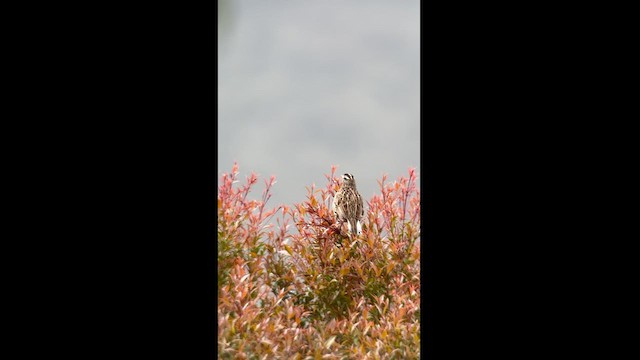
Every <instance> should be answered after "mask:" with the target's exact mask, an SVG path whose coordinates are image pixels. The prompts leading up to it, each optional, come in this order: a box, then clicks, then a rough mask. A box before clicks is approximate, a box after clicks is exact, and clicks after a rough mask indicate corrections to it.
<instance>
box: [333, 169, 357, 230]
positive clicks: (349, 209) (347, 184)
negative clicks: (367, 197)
mask: <svg viewBox="0 0 640 360" xmlns="http://www.w3.org/2000/svg"><path fill="white" fill-rule="evenodd" d="M342 179H343V182H342V186H341V187H340V190H338V192H336V195H335V197H334V198H333V213H334V215H335V217H336V220H337V221H338V222H340V223H342V222H345V221H346V222H347V226H348V228H349V233H350V234H353V229H355V230H356V233H357V234H361V233H362V224H361V223H360V219H361V218H362V216H363V215H364V206H363V203H362V196H360V193H358V189H357V188H356V181H355V179H354V177H353V175H352V174H344V175H342Z"/></svg>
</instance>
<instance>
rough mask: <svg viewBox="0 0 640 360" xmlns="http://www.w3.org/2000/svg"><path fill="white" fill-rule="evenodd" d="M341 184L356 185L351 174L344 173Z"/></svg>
mask: <svg viewBox="0 0 640 360" xmlns="http://www.w3.org/2000/svg"><path fill="white" fill-rule="evenodd" d="M342 180H343V186H353V187H355V186H356V179H355V178H354V177H353V175H352V174H344V175H342Z"/></svg>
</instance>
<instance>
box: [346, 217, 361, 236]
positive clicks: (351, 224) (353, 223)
mask: <svg viewBox="0 0 640 360" xmlns="http://www.w3.org/2000/svg"><path fill="white" fill-rule="evenodd" d="M347 227H348V228H349V234H353V230H354V229H355V230H356V234H357V235H360V234H362V224H361V223H360V220H349V221H347Z"/></svg>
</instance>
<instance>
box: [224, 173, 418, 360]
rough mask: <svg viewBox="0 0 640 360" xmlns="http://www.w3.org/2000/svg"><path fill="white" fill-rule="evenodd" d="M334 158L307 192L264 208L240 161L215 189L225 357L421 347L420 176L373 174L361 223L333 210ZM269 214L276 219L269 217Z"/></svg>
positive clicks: (409, 353)
mask: <svg viewBox="0 0 640 360" xmlns="http://www.w3.org/2000/svg"><path fill="white" fill-rule="evenodd" d="M335 171H336V167H335V166H334V167H332V168H331V172H330V174H328V175H326V178H327V185H326V186H325V187H323V188H319V189H316V187H315V186H314V185H311V186H310V187H308V188H307V190H308V194H307V199H306V201H304V202H302V203H300V204H294V205H293V206H291V207H289V206H286V205H281V206H277V207H275V208H273V209H271V210H265V206H266V203H267V200H269V198H270V196H271V195H270V191H271V188H272V186H273V185H274V184H275V178H274V177H271V178H270V180H269V181H265V189H264V191H263V193H262V198H261V200H260V201H257V200H249V199H248V194H249V193H250V191H251V189H252V187H253V186H254V185H255V184H256V182H257V176H256V175H255V174H251V175H250V176H249V177H248V178H247V180H246V183H245V184H244V185H242V186H235V184H236V183H237V182H238V180H237V177H238V166H237V164H234V166H233V169H232V171H231V173H230V174H223V176H222V179H221V183H220V185H219V190H218V297H219V299H218V334H219V335H218V353H219V356H220V357H221V358H223V359H232V358H233V359H235V358H247V359H264V358H293V359H307V358H309V359H333V358H335V359H340V358H372V359H378V358H384V359H396V358H397V359H411V358H418V357H419V355H420V325H419V319H420V308H419V305H420V242H419V237H420V192H419V190H418V189H417V186H416V180H417V175H416V173H415V170H414V169H409V176H408V177H406V178H404V177H401V178H400V179H398V180H397V181H395V182H393V183H386V181H387V179H386V176H383V177H382V180H380V181H379V182H378V183H379V185H380V194H379V195H375V196H373V197H372V198H371V200H370V201H368V202H367V204H368V212H367V213H366V214H365V219H363V222H364V231H363V234H362V235H360V236H358V237H349V236H347V235H345V234H344V233H343V232H342V231H341V230H342V229H339V228H338V227H337V226H336V225H335V222H334V219H333V215H332V213H331V210H330V209H331V200H332V198H333V195H334V194H335V191H336V190H337V188H338V179H337V178H336V177H335ZM274 222H275V224H274Z"/></svg>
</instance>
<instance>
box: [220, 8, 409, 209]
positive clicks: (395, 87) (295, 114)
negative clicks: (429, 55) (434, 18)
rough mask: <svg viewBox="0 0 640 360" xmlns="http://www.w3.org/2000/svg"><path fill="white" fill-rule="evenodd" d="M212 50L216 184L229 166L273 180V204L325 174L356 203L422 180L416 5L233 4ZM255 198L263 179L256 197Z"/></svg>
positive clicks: (290, 199)
mask: <svg viewBox="0 0 640 360" xmlns="http://www.w3.org/2000/svg"><path fill="white" fill-rule="evenodd" d="M228 3H229V8H227V9H226V10H224V11H221V12H220V14H221V15H222V16H224V18H223V19H221V22H220V24H221V26H222V28H221V29H220V32H219V34H220V39H219V42H218V50H219V51H218V57H219V58H218V124H219V125H218V178H219V177H220V175H221V174H222V173H223V172H229V171H230V170H231V167H232V165H233V162H234V161H237V162H238V164H239V166H240V180H241V181H243V180H244V179H245V176H247V175H248V174H249V173H250V172H251V171H254V172H256V173H258V174H259V176H260V179H263V178H268V177H269V176H270V175H275V176H276V177H277V180H278V183H277V184H276V185H275V187H274V189H273V197H272V198H271V200H269V204H270V205H271V206H270V207H272V206H275V205H279V204H283V203H284V204H288V205H291V204H293V203H294V202H300V201H303V200H304V199H305V195H306V190H305V186H308V185H310V184H311V183H315V184H316V185H318V186H324V185H325V184H326V180H325V177H324V174H328V173H329V172H330V169H331V165H337V166H338V174H343V173H345V172H349V173H352V174H354V176H355V178H356V183H357V185H358V188H359V190H360V193H361V194H362V195H363V197H364V198H365V199H367V200H368V199H370V198H371V196H372V195H373V194H376V193H379V190H378V185H377V182H376V180H377V179H380V178H381V176H382V174H383V173H387V174H389V178H390V179H392V180H393V179H396V178H397V177H398V176H400V175H404V176H406V175H407V169H408V168H409V167H415V168H417V169H418V175H419V176H420V168H419V161H420V154H419V144H420V135H419V128H420V117H419V115H420V42H419V40H420V16H419V9H420V2H419V0H399V1H389V0H360V1H358V0H349V1H344V0H343V1H338V0H324V1H312V0H304V1H303V0H299V1H291V0H289V1H286V0H269V1H264V0H233V1H229V2H228ZM263 189H264V185H263V181H262V180H260V182H259V186H258V187H257V188H256V190H255V193H254V197H253V198H258V197H259V196H260V193H261V192H262V190H263Z"/></svg>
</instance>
